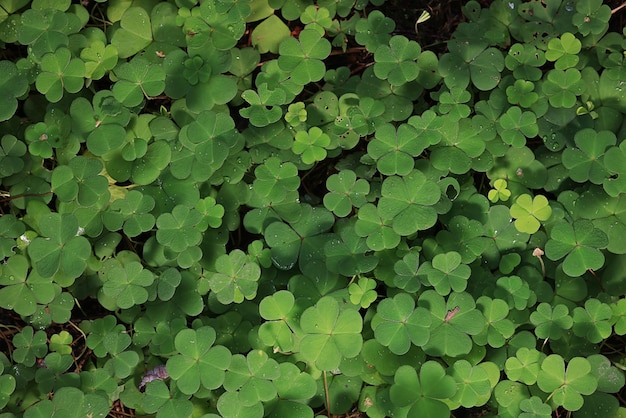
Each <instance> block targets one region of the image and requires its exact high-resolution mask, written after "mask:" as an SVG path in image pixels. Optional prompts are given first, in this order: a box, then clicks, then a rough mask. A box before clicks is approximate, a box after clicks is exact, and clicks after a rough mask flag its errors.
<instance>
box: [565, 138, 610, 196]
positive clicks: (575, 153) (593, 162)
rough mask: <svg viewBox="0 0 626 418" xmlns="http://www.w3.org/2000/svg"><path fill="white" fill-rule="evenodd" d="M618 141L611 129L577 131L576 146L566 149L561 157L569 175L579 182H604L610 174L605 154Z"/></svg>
mask: <svg viewBox="0 0 626 418" xmlns="http://www.w3.org/2000/svg"><path fill="white" fill-rule="evenodd" d="M616 141H617V138H616V137H615V134H613V132H611V131H599V132H596V131H595V130H593V129H581V130H580V131H578V132H576V135H575V136H574V142H575V144H576V148H566V149H564V150H563V154H562V157H561V158H562V161H563V166H564V167H565V168H566V169H567V170H568V175H569V177H570V178H571V179H572V180H574V181H575V182H578V183H584V182H586V181H590V182H592V183H593V184H602V182H603V181H604V180H605V179H606V178H607V177H608V176H609V170H608V169H607V167H605V165H604V161H603V156H604V154H605V152H606V151H607V150H608V149H609V148H611V147H612V146H614V145H615V143H616Z"/></svg>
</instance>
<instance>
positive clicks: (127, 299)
mask: <svg viewBox="0 0 626 418" xmlns="http://www.w3.org/2000/svg"><path fill="white" fill-rule="evenodd" d="M153 282H154V275H153V274H152V272H151V271H150V270H146V269H144V268H143V266H142V265H141V264H140V263H139V262H136V261H133V262H130V263H128V264H126V265H124V266H123V267H121V266H119V267H113V268H111V269H110V270H107V272H106V276H105V279H104V285H103V287H102V292H104V294H105V295H106V296H107V297H109V298H111V299H112V300H114V301H115V304H116V305H117V306H118V307H119V308H122V309H128V308H130V307H131V306H134V305H141V304H142V303H145V302H146V301H147V300H148V291H147V290H146V288H147V287H149V286H150V285H151V284H152V283H153Z"/></svg>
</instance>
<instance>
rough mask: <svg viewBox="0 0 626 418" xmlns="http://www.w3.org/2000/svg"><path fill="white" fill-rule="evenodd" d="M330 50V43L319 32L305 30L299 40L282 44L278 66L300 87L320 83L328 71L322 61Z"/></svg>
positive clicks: (292, 39)
mask: <svg viewBox="0 0 626 418" xmlns="http://www.w3.org/2000/svg"><path fill="white" fill-rule="evenodd" d="M330 49H331V46H330V42H328V40H327V39H326V38H324V37H323V36H322V35H321V34H320V33H319V32H318V31H317V30H315V29H304V30H303V31H302V32H300V36H299V38H298V39H296V38H292V37H290V38H287V39H285V40H284V41H283V42H281V43H280V46H279V50H278V53H279V57H278V65H279V66H280V68H281V69H282V70H284V71H288V72H290V73H291V78H292V80H293V81H295V82H296V83H298V84H300V85H305V84H308V83H310V82H312V81H319V80H321V79H322V77H324V73H325V71H326V66H325V65H324V62H323V61H322V60H323V59H324V58H326V57H328V55H329V54H330Z"/></svg>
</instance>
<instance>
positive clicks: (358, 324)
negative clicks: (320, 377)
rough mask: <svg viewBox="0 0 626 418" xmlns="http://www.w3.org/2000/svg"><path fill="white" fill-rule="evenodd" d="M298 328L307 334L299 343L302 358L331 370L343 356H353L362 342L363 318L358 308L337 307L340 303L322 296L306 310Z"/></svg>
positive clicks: (359, 348)
mask: <svg viewBox="0 0 626 418" xmlns="http://www.w3.org/2000/svg"><path fill="white" fill-rule="evenodd" d="M300 327H301V328H302V331H303V332H304V333H306V335H305V336H304V337H303V338H302V341H301V344H300V353H301V354H302V357H303V358H304V359H305V360H306V361H308V362H310V363H314V364H315V366H316V367H318V368H319V369H321V370H333V369H335V368H337V367H338V366H339V363H340V362H341V359H342V358H344V357H345V358H353V357H356V356H357V355H358V354H359V353H360V352H361V347H362V345H363V336H362V335H361V330H362V328H363V319H362V318H361V315H360V314H359V312H358V311H356V310H353V309H350V308H347V309H344V310H340V309H339V303H338V302H337V300H336V299H334V298H333V297H330V296H325V297H322V298H321V299H319V301H318V302H317V303H316V304H315V306H312V307H310V308H308V309H307V310H305V311H304V312H303V313H302V317H301V318H300Z"/></svg>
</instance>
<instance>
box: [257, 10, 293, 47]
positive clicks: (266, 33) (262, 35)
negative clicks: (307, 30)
mask: <svg viewBox="0 0 626 418" xmlns="http://www.w3.org/2000/svg"><path fill="white" fill-rule="evenodd" d="M289 35H291V31H290V30H289V27H288V26H287V25H285V22H283V21H282V20H281V19H280V18H279V17H278V16H276V15H274V14H272V15H271V16H268V17H267V19H265V20H263V22H261V23H259V24H258V25H257V26H256V27H255V28H254V30H253V31H252V38H251V39H252V45H253V46H255V47H256V48H257V49H258V50H259V52H260V53H261V54H265V53H267V52H271V53H273V54H277V53H278V48H279V45H280V44H281V43H282V41H284V40H285V39H287V38H289Z"/></svg>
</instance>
